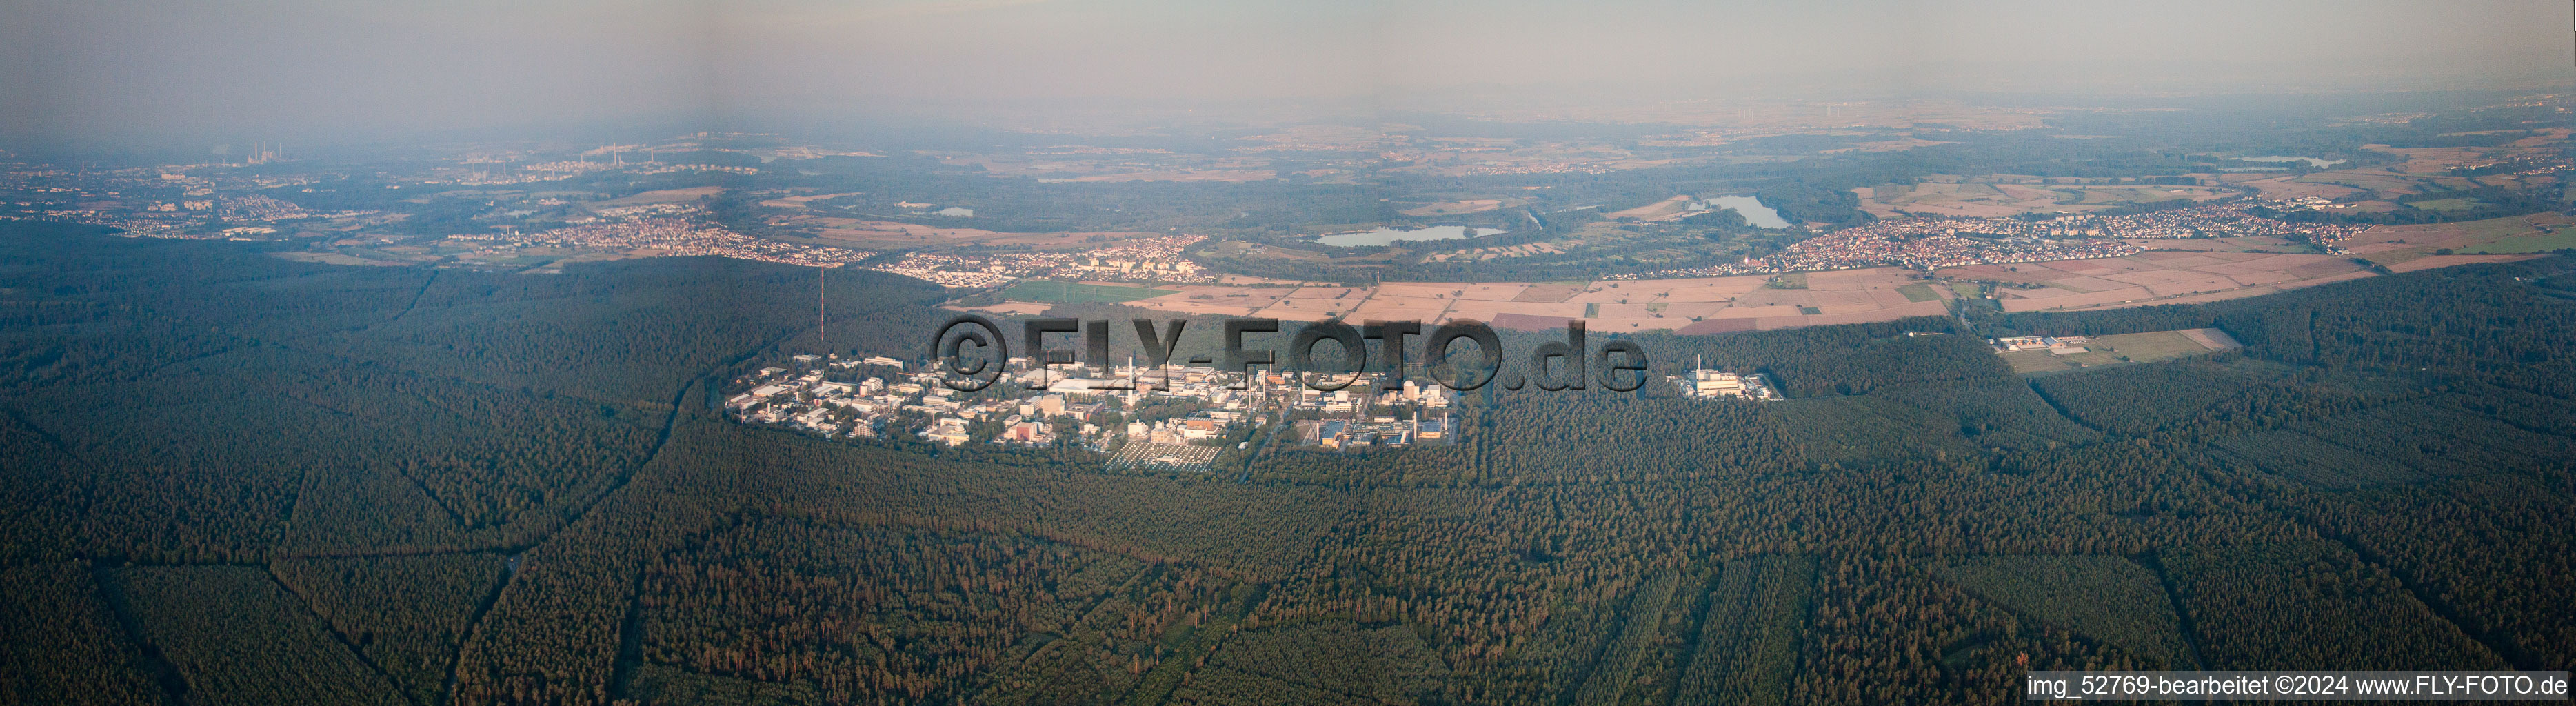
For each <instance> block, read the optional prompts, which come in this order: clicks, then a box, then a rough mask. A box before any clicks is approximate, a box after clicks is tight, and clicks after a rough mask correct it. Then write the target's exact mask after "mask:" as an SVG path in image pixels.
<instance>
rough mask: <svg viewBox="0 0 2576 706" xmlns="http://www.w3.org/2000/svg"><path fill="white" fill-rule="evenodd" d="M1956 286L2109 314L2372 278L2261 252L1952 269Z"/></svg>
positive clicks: (2320, 260) (2327, 258) (2340, 266)
mask: <svg viewBox="0 0 2576 706" xmlns="http://www.w3.org/2000/svg"><path fill="white" fill-rule="evenodd" d="M1939 274H1940V275H1941V276H1944V277H1949V278H1952V279H1963V280H1975V281H1986V282H2004V283H2008V284H2020V285H2036V286H2029V287H2016V286H2004V287H2000V288H1997V289H1996V290H1995V295H1996V297H1997V298H1998V299H1999V300H2000V301H1999V303H2000V304H2001V305H2002V306H2003V310H2004V311H2039V310H2043V309H2112V308H2119V307H2124V306H2146V305H2150V304H2176V303H2184V302H2194V301H2212V300H2217V299H2234V298H2238V297H2251V296H2257V295H2263V294H2270V293H2273V292H2278V291H2282V290H2286V289H2296V288H2299V287H2307V286H2313V285H2319V284H2325V283H2327V282H2339V281H2343V280H2347V279H2356V278H2360V277H2368V276H2370V271H2369V270H2368V269H2367V268H2365V267H2363V266H2362V265H2361V264H2359V263H2355V262H2353V261H2352V259H2351V258H2348V257H2342V256H2336V255H2296V254H2272V253H2259V252H2176V251H2165V252H2144V253H2139V254H2136V255H2130V256H2127V257H2113V258H2099V259H2090V260H2060V261H2055V262H2026V263H2019V264H2011V265H1971V266H1968V267H1951V268H1945V269H1942V270H1940V271H1939Z"/></svg>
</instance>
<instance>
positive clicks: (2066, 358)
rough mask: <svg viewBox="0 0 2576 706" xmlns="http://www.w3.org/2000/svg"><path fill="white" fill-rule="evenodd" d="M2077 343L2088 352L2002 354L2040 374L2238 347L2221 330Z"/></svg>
mask: <svg viewBox="0 0 2576 706" xmlns="http://www.w3.org/2000/svg"><path fill="white" fill-rule="evenodd" d="M2075 345H2076V346H2080V347H2082V348H2084V349H2086V352H2083V353H2074V354H2069V355H2059V354H2057V353H2054V352H2051V351H2049V350H2047V349H2034V350H2026V351H2012V352H2008V353H2003V354H2001V355H2003V357H2004V362H2006V363H2010V364H2012V369H2013V372H2015V373H2020V374H2022V375H2041V374H2047V373H2058V372H2066V371H2069V370H2081V369H2086V368H2098V367H2102V366H2108V365H2122V364H2127V363H2153V362H2156V361H2159V360H2172V359H2174V358H2180V357H2183V356H2187V355H2194V354H2199V353H2207V352H2210V351H2214V350H2220V349H2225V348H2235V347H2237V346H2238V344H2237V343H2236V339H2234V338H2232V337H2229V336H2228V335H2227V332H2225V331H2220V330H2218V329H2187V330H2182V331H2149V332H2146V333H2122V334H2114V335H2109V336H2095V337H2092V338H2091V340H2088V341H2085V342H2083V343H2079V344H2075Z"/></svg>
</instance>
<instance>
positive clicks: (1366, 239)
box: [1315, 226, 1506, 248]
mask: <svg viewBox="0 0 2576 706" xmlns="http://www.w3.org/2000/svg"><path fill="white" fill-rule="evenodd" d="M1505 232H1506V231H1504V230H1503V229H1501V228H1469V227H1466V226H1432V227H1429V228H1424V229H1421V230H1396V229H1394V228H1379V229H1377V230H1369V231H1360V232H1357V233H1334V234H1332V235H1326V236H1318V237H1316V238H1315V242H1317V243H1322V244H1325V245H1330V246H1333V247H1337V248H1356V247H1362V246H1368V245H1389V244H1393V243H1394V242H1395V241H1398V240H1458V239H1461V238H1482V237H1485V236H1488V235H1501V234H1503V233H1505Z"/></svg>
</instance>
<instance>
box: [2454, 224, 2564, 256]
mask: <svg viewBox="0 0 2576 706" xmlns="http://www.w3.org/2000/svg"><path fill="white" fill-rule="evenodd" d="M2560 248H2576V228H2569V229H2564V230H2560V231H2558V232H2556V233H2535V234H2531V235H2521V236H2513V237H2508V238H2497V239H2495V241H2494V242H2490V243H2487V244H2485V245H2474V246H2469V247H2464V248H2460V250H2459V252H2462V253H2467V254H2471V255H2496V254H2503V253H2520V252H2549V251H2552V250H2557V249H2560Z"/></svg>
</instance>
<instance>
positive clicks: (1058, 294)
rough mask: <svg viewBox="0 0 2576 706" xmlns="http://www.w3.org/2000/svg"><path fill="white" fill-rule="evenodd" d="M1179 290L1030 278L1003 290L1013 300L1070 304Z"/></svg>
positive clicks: (1006, 296)
mask: <svg viewBox="0 0 2576 706" xmlns="http://www.w3.org/2000/svg"><path fill="white" fill-rule="evenodd" d="M1179 293H1180V292H1176V291H1173V290H1169V289H1147V288H1144V287H1112V286H1108V285H1099V284H1076V283H1072V282H1038V281H1028V282H1014V283H1012V284H1011V286H1010V287H1008V288H1005V289H1003V290H1002V298H1004V299H1009V300H1011V301H1020V302H1045V303H1049V304H1068V303H1078V302H1104V303H1112V304H1114V303H1117V302H1124V301H1135V300H1138V299H1147V298H1152V297H1159V296H1163V295H1165V294H1179Z"/></svg>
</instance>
